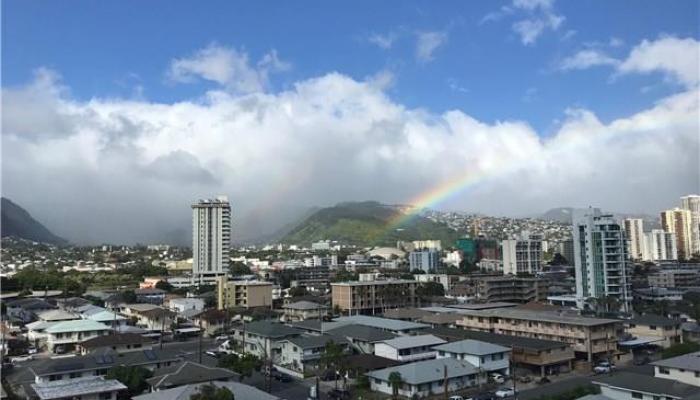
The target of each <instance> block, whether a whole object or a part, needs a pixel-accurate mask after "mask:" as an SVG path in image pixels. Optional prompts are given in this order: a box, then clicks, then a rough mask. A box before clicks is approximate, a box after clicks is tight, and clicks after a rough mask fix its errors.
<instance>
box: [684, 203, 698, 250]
mask: <svg viewBox="0 0 700 400" xmlns="http://www.w3.org/2000/svg"><path fill="white" fill-rule="evenodd" d="M681 208H682V209H684V210H687V211H690V225H691V227H690V242H691V244H690V249H691V251H692V253H693V254H697V253H700V195H697V194H689V195H687V196H683V197H681Z"/></svg>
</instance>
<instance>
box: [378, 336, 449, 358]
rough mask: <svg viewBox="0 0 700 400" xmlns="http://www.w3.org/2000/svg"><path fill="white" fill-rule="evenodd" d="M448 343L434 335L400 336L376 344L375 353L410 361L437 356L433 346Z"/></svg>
mask: <svg viewBox="0 0 700 400" xmlns="http://www.w3.org/2000/svg"><path fill="white" fill-rule="evenodd" d="M443 343H446V342H445V341H444V340H442V339H440V338H439V337H436V336H433V335H417V336H400V337H397V338H394V339H389V340H385V341H383V342H379V343H376V344H375V345H374V355H375V356H379V357H384V358H388V359H390V360H396V361H402V362H409V361H420V360H427V359H431V358H435V357H436V356H437V351H435V350H433V346H437V345H440V344H443Z"/></svg>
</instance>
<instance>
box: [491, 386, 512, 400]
mask: <svg viewBox="0 0 700 400" xmlns="http://www.w3.org/2000/svg"><path fill="white" fill-rule="evenodd" d="M513 396H515V390H513V389H512V388H502V389H499V390H497V391H496V397H498V398H499V399H505V398H508V397H513Z"/></svg>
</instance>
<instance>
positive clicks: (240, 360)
mask: <svg viewBox="0 0 700 400" xmlns="http://www.w3.org/2000/svg"><path fill="white" fill-rule="evenodd" d="M261 365H262V362H261V361H260V359H259V358H257V357H255V356H254V355H252V354H244V355H242V356H237V355H235V354H227V355H224V356H223V357H221V358H219V361H218V363H217V366H219V367H221V368H228V369H230V370H231V371H233V372H236V373H238V374H240V375H241V381H242V380H243V379H244V378H247V377H250V376H251V375H253V371H254V370H257V369H258V368H260V366H261Z"/></svg>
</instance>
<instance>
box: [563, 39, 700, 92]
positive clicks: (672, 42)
mask: <svg viewBox="0 0 700 400" xmlns="http://www.w3.org/2000/svg"><path fill="white" fill-rule="evenodd" d="M616 45H617V43H616V41H615V40H614V39H611V42H610V46H616ZM602 65H608V66H612V67H614V68H615V71H616V74H619V75H624V74H633V73H636V74H647V73H651V72H661V73H663V74H665V75H666V76H667V78H668V79H669V80H671V81H674V82H676V83H679V84H681V85H684V86H688V87H692V86H695V85H697V84H698V82H699V81H700V42H698V41H697V40H695V39H693V38H685V39H681V38H677V37H663V38H660V39H657V40H651V41H650V40H643V41H642V42H641V43H639V44H638V45H637V46H635V47H634V48H632V50H631V51H630V53H629V55H628V56H627V57H626V58H624V59H616V58H613V57H610V56H608V55H607V54H605V53H604V52H602V51H601V50H599V49H595V48H590V49H585V50H581V51H579V52H578V53H576V54H574V55H572V56H570V57H567V58H565V59H564V60H563V61H562V62H561V63H560V64H559V68H560V69H562V70H573V69H587V68H591V67H595V66H602Z"/></svg>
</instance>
